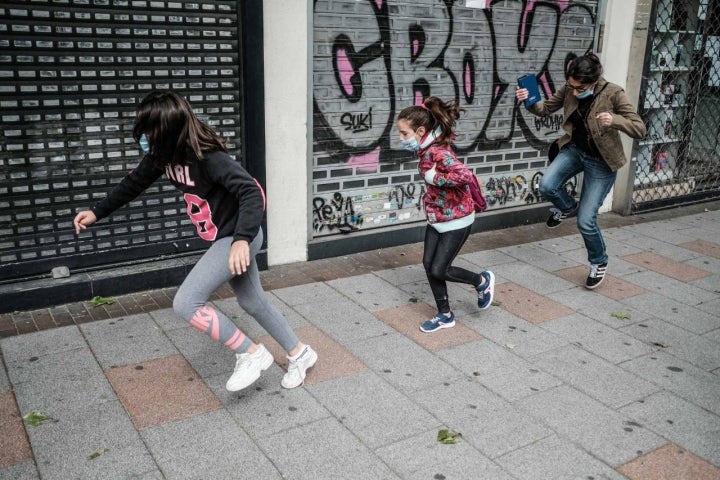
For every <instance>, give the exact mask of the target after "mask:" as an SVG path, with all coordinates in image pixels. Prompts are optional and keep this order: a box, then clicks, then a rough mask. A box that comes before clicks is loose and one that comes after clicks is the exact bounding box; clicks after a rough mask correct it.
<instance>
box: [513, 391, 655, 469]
mask: <svg viewBox="0 0 720 480" xmlns="http://www.w3.org/2000/svg"><path fill="white" fill-rule="evenodd" d="M517 406H518V408H521V409H524V411H525V412H526V413H528V414H530V415H533V416H534V417H536V418H538V419H539V420H541V421H543V422H544V423H545V424H546V425H549V426H550V428H552V429H553V430H555V432H556V433H557V434H558V435H560V436H561V437H563V438H568V439H569V440H571V441H572V442H575V443H577V444H579V445H580V446H581V447H583V449H585V450H586V451H588V452H589V453H590V454H592V455H593V456H594V457H596V458H599V459H600V460H602V461H603V462H605V463H607V464H608V465H610V466H613V467H617V466H619V465H622V464H624V463H626V462H628V461H630V460H632V459H634V458H635V457H637V451H638V450H642V451H644V452H648V451H650V450H654V449H655V448H658V447H660V446H662V445H664V444H665V443H666V442H665V440H664V439H663V438H661V437H659V436H658V435H656V434H654V433H653V432H651V431H649V430H647V429H644V428H642V427H638V426H637V425H635V424H632V423H631V422H630V421H629V419H628V417H626V416H624V415H620V414H619V413H618V412H616V411H615V410H612V409H610V408H608V407H606V406H605V405H603V404H601V403H600V402H598V401H596V400H594V399H593V398H590V397H589V396H587V395H585V394H584V393H581V392H579V391H578V390H575V389H574V388H572V387H569V386H561V387H558V388H554V389H552V390H548V391H546V392H542V393H538V394H537V395H535V396H534V397H532V398H527V399H524V400H522V401H520V402H517ZM539 478H542V477H539Z"/></svg>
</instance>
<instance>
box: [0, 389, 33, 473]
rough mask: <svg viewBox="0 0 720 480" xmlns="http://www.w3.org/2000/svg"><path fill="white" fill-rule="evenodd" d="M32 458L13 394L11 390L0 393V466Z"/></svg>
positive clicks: (4, 466)
mask: <svg viewBox="0 0 720 480" xmlns="http://www.w3.org/2000/svg"><path fill="white" fill-rule="evenodd" d="M32 459H33V455H32V451H31V450H30V444H29V443H28V440H27V436H26V435H25V427H24V425H23V420H22V418H21V415H20V412H19V411H18V408H17V404H16V403H15V395H14V394H13V392H3V393H0V468H7V467H10V466H12V465H15V464H17V463H21V462H24V461H27V460H32ZM1 474H2V472H1V471H0V476H1Z"/></svg>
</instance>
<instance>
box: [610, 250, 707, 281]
mask: <svg viewBox="0 0 720 480" xmlns="http://www.w3.org/2000/svg"><path fill="white" fill-rule="evenodd" d="M622 259H623V260H625V261H626V262H630V263H634V264H635V265H638V266H641V267H643V268H646V269H648V270H651V271H653V272H656V273H660V274H662V275H667V276H668V277H670V278H674V279H675V280H680V281H681V282H691V281H693V280H698V279H700V278H704V277H709V276H710V275H712V274H711V273H710V272H707V271H705V270H700V269H699V268H695V267H691V266H689V265H686V264H684V263H682V262H677V261H675V260H673V259H671V258H667V257H664V256H662V255H658V254H657V253H652V252H640V253H636V254H634V255H626V256H624V257H622Z"/></svg>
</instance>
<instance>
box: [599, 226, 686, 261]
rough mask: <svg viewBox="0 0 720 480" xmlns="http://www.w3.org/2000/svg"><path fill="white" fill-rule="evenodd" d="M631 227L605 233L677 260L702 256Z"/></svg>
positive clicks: (642, 248) (645, 250) (643, 249)
mask: <svg viewBox="0 0 720 480" xmlns="http://www.w3.org/2000/svg"><path fill="white" fill-rule="evenodd" d="M629 228H631V227H623V228H619V229H615V230H613V231H612V232H607V233H605V234H604V235H607V236H608V237H609V238H612V239H614V240H617V241H620V242H623V243H626V244H628V245H631V246H633V247H636V248H639V249H641V250H642V251H644V252H652V253H657V254H658V255H662V256H664V257H668V258H672V259H673V260H675V261H677V262H684V261H686V260H690V259H691V258H695V257H699V256H700V254H699V253H696V252H693V251H690V250H687V249H684V248H681V247H677V246H675V245H673V244H671V243H668V242H665V241H662V240H658V239H656V238H652V237H649V236H647V235H642V234H639V233H636V232H633V231H632V230H629Z"/></svg>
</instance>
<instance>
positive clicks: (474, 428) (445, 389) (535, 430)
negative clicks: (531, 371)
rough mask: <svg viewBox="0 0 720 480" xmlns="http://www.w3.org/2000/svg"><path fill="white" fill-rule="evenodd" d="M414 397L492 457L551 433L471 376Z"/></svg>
mask: <svg viewBox="0 0 720 480" xmlns="http://www.w3.org/2000/svg"><path fill="white" fill-rule="evenodd" d="M412 398H413V399H414V400H415V401H416V402H417V403H418V404H419V405H421V406H422V407H423V408H425V409H426V410H427V411H428V412H430V413H432V414H433V415H434V416H435V417H437V418H438V419H439V420H440V421H441V422H442V423H443V425H444V426H445V427H447V428H450V429H452V430H455V431H458V432H460V433H461V434H462V442H463V443H464V442H468V443H470V444H471V445H473V446H474V447H475V448H477V449H478V450H479V451H480V452H482V454H483V455H485V456H487V457H488V458H491V459H494V458H497V457H499V456H501V455H504V454H506V453H508V452H511V451H513V450H516V449H518V448H521V447H523V446H526V445H530V444H532V443H534V442H536V441H538V440H540V439H542V438H545V437H547V436H548V435H551V434H552V431H551V430H550V429H548V428H547V426H545V425H543V424H542V423H540V422H538V421H537V420H536V419H535V418H533V417H532V416H530V415H528V414H526V413H525V412H523V411H521V410H519V409H517V408H516V407H515V406H514V405H512V404H511V403H510V402H508V401H506V400H504V399H503V398H501V397H500V396H499V395H497V394H495V393H493V392H491V391H490V390H489V389H488V388H486V387H484V386H483V385H481V384H479V383H478V382H476V381H474V380H472V379H470V378H460V379H457V380H455V381H452V382H445V383H443V384H440V385H435V386H433V387H431V388H427V389H424V390H420V391H417V392H415V393H413V394H412ZM436 433H437V431H436ZM410 478H414V477H410ZM451 478H452V477H451ZM460 478H477V477H472V476H464V477H460ZM490 478H494V477H490Z"/></svg>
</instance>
